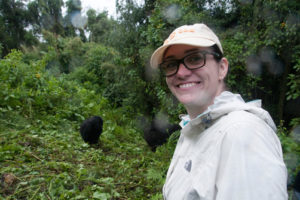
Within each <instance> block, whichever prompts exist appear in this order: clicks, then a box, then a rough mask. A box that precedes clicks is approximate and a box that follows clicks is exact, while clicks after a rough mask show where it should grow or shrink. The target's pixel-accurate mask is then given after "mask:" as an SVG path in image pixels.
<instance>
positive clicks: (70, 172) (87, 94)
mask: <svg viewBox="0 0 300 200" xmlns="http://www.w3.org/2000/svg"><path fill="white" fill-rule="evenodd" d="M22 57H23V55H22V53H20V52H18V51H14V52H12V53H11V54H9V55H8V56H7V57H6V58H5V59H3V60H1V63H0V66H1V67H0V69H1V80H4V81H3V82H1V84H0V86H1V98H2V99H5V101H3V102H1V105H0V109H1V121H0V130H1V131H0V143H1V148H0V163H1V169H0V175H1V181H2V182H1V198H5V199H20V198H30V199H47V198H51V199H52V198H55V199H86V198H89V199H90V198H93V199H112V198H114V199H149V198H151V196H152V195H151V194H159V193H160V190H161V186H162V183H163V178H160V176H156V178H153V176H152V175H151V172H154V170H159V169H161V167H162V166H161V165H163V168H164V171H165V170H166V168H167V166H168V165H167V163H168V161H169V159H170V156H171V153H168V154H167V155H166V154H165V155H163V157H165V158H166V160H165V161H164V160H163V159H159V160H160V162H159V163H157V169H153V170H149V167H150V166H156V163H154V162H156V161H155V160H156V159H155V157H156V155H155V154H154V153H153V152H152V151H150V148H149V147H147V145H146V143H145V141H144V140H143V138H142V134H141V132H140V130H138V129H136V128H135V123H134V119H132V118H129V117H128V116H127V113H128V110H127V108H126V107H124V108H119V109H112V107H111V106H110V105H109V104H108V102H107V101H106V100H105V99H104V98H103V97H101V96H100V95H97V94H96V93H95V92H94V91H93V90H87V89H85V88H84V87H82V86H81V85H79V84H78V82H75V81H72V80H69V79H68V77H67V76H68V75H64V76H60V77H57V78H56V77H54V76H52V75H50V74H49V73H47V71H45V65H46V61H45V60H47V59H44V60H39V61H37V62H33V63H30V64H26V63H24V61H23V60H22ZM5 88H6V89H5ZM8 91H9V94H7V93H8ZM16 115H17V116H19V117H18V118H16ZM92 115H100V116H101V117H102V118H103V119H104V122H105V123H104V132H103V133H102V136H101V139H100V140H101V142H100V144H99V145H94V146H89V145H88V144H84V143H83V141H82V140H81V138H80V135H79V133H78V128H79V124H80V122H82V121H83V119H85V118H87V117H89V116H92ZM173 147H174V145H173ZM159 156H160V155H159ZM148 170H149V171H148ZM157 172H158V171H157ZM153 185H156V187H155V188H153Z"/></svg>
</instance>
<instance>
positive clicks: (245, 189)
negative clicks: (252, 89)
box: [215, 114, 288, 200]
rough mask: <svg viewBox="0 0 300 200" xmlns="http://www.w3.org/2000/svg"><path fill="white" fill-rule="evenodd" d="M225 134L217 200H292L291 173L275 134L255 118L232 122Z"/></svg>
mask: <svg viewBox="0 0 300 200" xmlns="http://www.w3.org/2000/svg"><path fill="white" fill-rule="evenodd" d="M237 117H240V116H237ZM233 118H234V116H233ZM223 131H225V133H224V137H223V140H222V144H221V146H220V160H219V165H218V166H219V167H218V169H217V170H218V171H217V176H216V197H215V199H216V200H241V199H243V200H256V199H259V200H285V199H288V195H287V185H286V182H287V171H286V167H285V164H284V162H283V158H282V150H281V146H280V142H279V139H278V137H277V136H276V134H275V132H274V131H273V130H272V129H271V128H270V127H269V126H268V125H267V124H266V123H264V121H262V120H260V119H259V118H257V117H256V116H251V114H249V115H246V116H245V117H243V119H242V120H241V119H239V120H232V121H231V124H230V125H228V128H226V129H225V130H223Z"/></svg>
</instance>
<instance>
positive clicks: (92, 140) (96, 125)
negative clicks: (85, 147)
mask: <svg viewBox="0 0 300 200" xmlns="http://www.w3.org/2000/svg"><path fill="white" fill-rule="evenodd" d="M102 127H103V120H102V118H101V117H99V116H93V117H91V118H88V119H86V120H85V121H84V122H82V124H81V125H80V135H81V137H82V139H83V140H84V141H85V142H87V143H89V144H97V143H98V141H99V137H100V135H101V133H102Z"/></svg>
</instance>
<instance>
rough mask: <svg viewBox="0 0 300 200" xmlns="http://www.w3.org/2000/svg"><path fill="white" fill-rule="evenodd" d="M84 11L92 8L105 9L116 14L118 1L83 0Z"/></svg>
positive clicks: (99, 10) (111, 14)
mask: <svg viewBox="0 0 300 200" xmlns="http://www.w3.org/2000/svg"><path fill="white" fill-rule="evenodd" d="M81 6H82V12H83V13H85V12H86V11H87V10H89V9H90V8H93V9H95V10H96V11H97V12H102V11H104V10H107V11H108V15H109V16H112V17H115V16H116V1H115V0H81Z"/></svg>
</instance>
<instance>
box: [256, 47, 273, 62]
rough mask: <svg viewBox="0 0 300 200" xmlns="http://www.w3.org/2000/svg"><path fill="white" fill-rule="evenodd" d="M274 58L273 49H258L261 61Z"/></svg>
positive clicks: (270, 60)
mask: <svg viewBox="0 0 300 200" xmlns="http://www.w3.org/2000/svg"><path fill="white" fill-rule="evenodd" d="M274 58H275V53H274V50H273V49H271V48H268V47H266V48H263V49H261V51H260V59H261V61H262V62H272V60H273V59H274Z"/></svg>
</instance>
